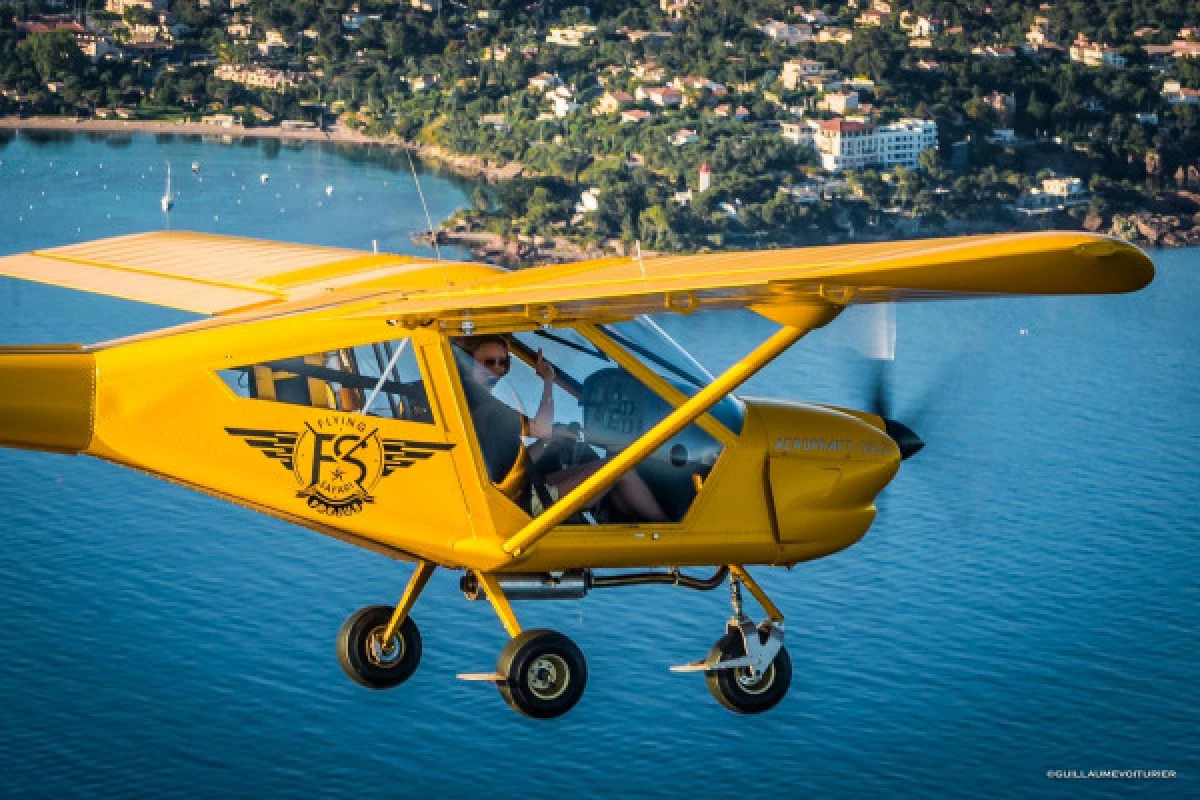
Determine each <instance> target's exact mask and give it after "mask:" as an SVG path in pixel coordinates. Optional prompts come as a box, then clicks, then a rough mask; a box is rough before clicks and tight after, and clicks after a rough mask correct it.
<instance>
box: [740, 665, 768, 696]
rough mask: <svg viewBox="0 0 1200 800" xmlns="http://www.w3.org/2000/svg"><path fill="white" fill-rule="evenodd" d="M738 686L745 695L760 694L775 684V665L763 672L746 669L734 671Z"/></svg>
mask: <svg viewBox="0 0 1200 800" xmlns="http://www.w3.org/2000/svg"><path fill="white" fill-rule="evenodd" d="M735 674H736V676H737V682H738V686H740V687H741V689H742V691H744V692H746V693H747V694H762V693H763V692H765V691H767V690H768V689H770V688H771V686H772V684H774V683H775V665H774V664H772V665H771V666H769V667H767V668H766V670H765V671H763V672H758V673H756V672H754V671H753V670H751V669H748V668H745V667H743V668H740V669H738V670H736V673H735Z"/></svg>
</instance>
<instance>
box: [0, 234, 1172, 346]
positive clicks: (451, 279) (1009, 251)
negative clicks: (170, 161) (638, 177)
mask: <svg viewBox="0 0 1200 800" xmlns="http://www.w3.org/2000/svg"><path fill="white" fill-rule="evenodd" d="M0 275H8V276H12V277H18V278H25V279H28V280H36V281H41V282H44V283H51V284H55V285H59V286H67V287H70V288H75V289H83V290H87V291H94V292H100V293H103V294H110V295H115V296H118V297H124V298H128V299H132V300H140V301H142V302H150V303H157V304H160V305H166V306H171V307H174V308H181V309H184V310H188V311H196V312H200V313H207V314H232V313H238V312H247V311H252V312H253V315H255V316H259V315H262V316H267V315H271V314H275V313H284V312H292V311H296V310H300V309H304V308H316V307H321V308H325V309H330V310H333V311H335V313H338V314H349V315H356V316H361V315H370V316H383V317H388V318H398V319H405V320H408V321H411V322H416V321H419V322H426V321H429V320H433V319H436V320H440V321H441V322H443V323H445V324H451V325H454V324H461V323H462V322H466V321H470V322H471V323H472V324H475V325H477V326H483V325H501V324H508V323H512V322H514V321H515V320H518V319H519V320H526V321H528V320H534V321H538V322H549V321H559V322H562V321H566V320H568V319H588V318H595V317H605V316H623V315H626V314H634V313H658V312H664V311H677V312H683V313H687V312H691V311H694V310H698V309H706V308H737V307H747V306H751V307H754V308H755V309H756V310H759V311H761V312H763V313H765V314H766V315H768V316H786V313H787V309H788V308H789V307H797V306H805V305H811V304H813V303H817V302H829V303H834V304H837V305H844V304H848V303H862V302H882V301H907V300H929V299H945V298H953V297H964V296H989V295H1040V294H1105V293H1116V292H1129V291H1134V290H1137V289H1140V288H1142V287H1143V286H1145V285H1147V284H1148V283H1149V282H1150V281H1151V280H1152V279H1153V277H1154V267H1153V265H1152V264H1151V262H1150V259H1149V258H1147V257H1146V255H1145V254H1144V253H1142V252H1141V251H1140V250H1138V249H1137V248H1136V247H1133V246H1132V245H1129V244H1126V243H1124V242H1120V241H1117V240H1114V239H1109V238H1105V237H1102V236H1095V235H1091V234H1081V233H1029V234H1007V235H992V236H965V237H957V238H945V239H919V240H907V241H898V242H875V243H869V244H849V245H837V246H830V247H807V248H794V249H783V250H756V251H744V252H733V253H712V254H698V255H687V256H667V257H662V258H648V259H645V260H640V259H635V258H608V259H601V260H596V261H585V262H579V263H573V264H565V265H560V266H552V267H539V268H536V269H527V270H521V271H517V272H505V271H503V270H500V269H498V268H495V267H490V266H487V265H483V264H463V263H447V264H438V263H437V262H434V261H431V260H428V259H417V258H412V257H409V256H400V255H391V254H378V255H377V254H372V253H366V252H362V251H357V250H345V249H337V248H328V247H315V246H309V245H294V244H283V243H277V242H267V241H260V240H254V239H242V238H235V237H228V236H216V235H212V234H199V233H178V232H163V233H148V234H136V235H132V236H123V237H117V238H114V239H105V240H100V241H95V242H87V243H83V244H77V245H69V246H66V247H59V248H54V249H50V250H44V251H37V252H34V253H27V254H23V255H17V256H9V257H6V258H0Z"/></svg>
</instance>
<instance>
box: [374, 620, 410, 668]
mask: <svg viewBox="0 0 1200 800" xmlns="http://www.w3.org/2000/svg"><path fill="white" fill-rule="evenodd" d="M384 631H385V629H384V627H383V626H380V627H378V628H376V629H375V630H373V631H371V633H370V634H369V635H368V636H367V660H368V661H370V662H371V663H372V664H374V665H375V666H377V667H383V668H384V669H388V668H390V667H394V666H396V665H397V664H399V663H400V661H401V660H403V658H404V650H405V647H404V638H403V637H401V636H399V635H396V636H393V637H392V638H391V639H390V640H388V641H386V642H385V641H384V639H383V634H384Z"/></svg>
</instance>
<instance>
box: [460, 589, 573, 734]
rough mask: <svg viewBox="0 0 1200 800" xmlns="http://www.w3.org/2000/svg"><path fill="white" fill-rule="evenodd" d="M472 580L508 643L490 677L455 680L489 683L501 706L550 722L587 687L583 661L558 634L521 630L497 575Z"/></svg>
mask: <svg viewBox="0 0 1200 800" xmlns="http://www.w3.org/2000/svg"><path fill="white" fill-rule="evenodd" d="M475 576H476V578H477V579H478V583H479V587H480V588H481V589H483V591H485V592H486V593H487V598H488V601H489V602H490V603H491V604H492V608H494V609H495V610H496V616H498V617H500V621H501V622H502V623H504V628H505V630H507V631H508V635H509V636H511V637H512V639H510V640H509V642H508V644H507V645H505V646H504V649H503V650H501V651H500V659H499V661H498V662H497V664H496V672H495V673H494V674H491V675H459V677H460V678H465V679H467V680H489V681H493V682H494V683H495V684H496V688H498V689H499V690H500V696H501V697H503V698H504V701H505V702H506V703H508V704H509V706H511V707H512V708H513V709H514V710H516V711H518V712H520V713H521V714H524V715H525V716H527V717H534V718H535V719H549V718H551V717H558V716H561V715H563V714H565V713H567V712H568V711H570V710H571V709H572V708H574V707H575V704H576V703H578V702H579V698H581V697H583V690H584V688H585V687H586V686H587V661H585V660H584V658H583V653H582V652H581V651H580V649H579V647H578V646H576V644H575V643H574V642H572V641H571V640H570V639H569V638H567V637H566V636H564V635H563V634H561V633H559V632H557V631H552V630H545V629H537V630H530V631H522V630H521V626H520V624H519V623H518V622H517V617H516V614H514V613H513V610H512V606H511V605H509V602H508V598H507V597H505V596H504V590H503V589H501V588H500V582H499V581H497V580H496V576H495V575H492V574H489V573H486V572H476V573H475Z"/></svg>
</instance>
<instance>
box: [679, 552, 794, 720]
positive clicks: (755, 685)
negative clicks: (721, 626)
mask: <svg viewBox="0 0 1200 800" xmlns="http://www.w3.org/2000/svg"><path fill="white" fill-rule="evenodd" d="M743 584H745V586H746V588H747V589H749V590H750V593H751V594H752V595H754V598H755V599H756V600H758V602H759V604H760V605H762V607H763V609H764V610H765V611H766V612H767V615H768V616H767V619H765V620H764V621H763V622H762V624H760V625H755V624H754V622H753V620H751V619H750V617H748V616H747V615H746V613H745V611H744V610H743V607H742V585H743ZM729 600H730V603H731V605H732V606H733V617H732V618H731V619H730V620H729V621H728V622H727V623H726V625H725V631H726V632H725V635H724V636H723V637H721V639H719V640H718V641H717V643H716V644H715V645H714V646H713V648H712V650H710V651H709V654H708V657H707V658H704V659H701V660H699V661H693V662H692V663H690V664H682V665H679V666H674V667H671V671H672V672H703V673H705V682H706V683H707V684H708V689H709V691H710V692H712V694H713V696H714V697H715V698H716V699H717V701H718V702H720V703H721V705H723V706H725V707H726V708H729V709H731V710H733V711H738V712H740V713H744V714H753V713H758V712H761V711H766V710H767V709H769V708H772V707H774V706H775V705H776V704H777V703H778V702H779V701H780V700H782V699H783V697H784V695H786V694H787V690H788V687H789V686H790V685H791V680H792V662H791V658H790V656H788V652H787V649H786V648H785V647H784V646H783V615H782V614H781V613H780V612H779V609H778V608H776V606H775V604H774V603H772V602H771V600H770V598H768V597H767V596H766V594H765V593H764V592H763V590H762V589H761V588H760V587H759V586H758V584H757V583H755V582H754V579H753V578H751V577H750V575H749V574H748V573H747V572H746V571H745V569H743V568H742V567H740V566H730V576H729Z"/></svg>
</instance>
